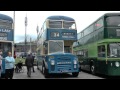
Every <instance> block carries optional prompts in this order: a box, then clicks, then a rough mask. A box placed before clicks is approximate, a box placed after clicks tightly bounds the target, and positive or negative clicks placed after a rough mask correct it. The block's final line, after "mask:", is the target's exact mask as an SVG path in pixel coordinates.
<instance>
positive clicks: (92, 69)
mask: <svg viewBox="0 0 120 90" xmlns="http://www.w3.org/2000/svg"><path fill="white" fill-rule="evenodd" d="M90 71H91V73H92V74H95V65H94V64H92V65H91V67H90Z"/></svg>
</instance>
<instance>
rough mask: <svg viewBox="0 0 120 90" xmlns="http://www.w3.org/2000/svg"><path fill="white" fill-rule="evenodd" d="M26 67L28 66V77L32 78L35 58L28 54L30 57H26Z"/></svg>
mask: <svg viewBox="0 0 120 90" xmlns="http://www.w3.org/2000/svg"><path fill="white" fill-rule="evenodd" d="M25 65H26V66H27V75H28V76H29V77H30V76H31V68H32V66H33V58H32V57H31V55H30V54H28V56H27V57H26V60H25Z"/></svg>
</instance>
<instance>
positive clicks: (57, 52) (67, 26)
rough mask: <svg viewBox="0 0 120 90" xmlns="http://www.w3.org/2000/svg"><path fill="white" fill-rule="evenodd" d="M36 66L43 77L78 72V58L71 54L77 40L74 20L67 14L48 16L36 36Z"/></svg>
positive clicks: (75, 73)
mask: <svg viewBox="0 0 120 90" xmlns="http://www.w3.org/2000/svg"><path fill="white" fill-rule="evenodd" d="M37 39H38V40H37V68H38V69H40V70H41V71H42V73H43V74H44V76H45V77H48V76H49V75H50V74H55V73H58V74H59V73H72V75H73V76H74V77H77V76H78V74H79V71H80V70H79V63H78V58H77V56H75V55H74V54H73V46H72V45H73V42H75V41H77V29H76V22H75V20H74V19H73V18H71V17H67V16H49V17H48V18H47V19H46V20H45V22H44V24H43V26H42V28H41V30H40V32H38V38H37Z"/></svg>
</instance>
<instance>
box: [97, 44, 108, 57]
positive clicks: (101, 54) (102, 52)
mask: <svg viewBox="0 0 120 90" xmlns="http://www.w3.org/2000/svg"><path fill="white" fill-rule="evenodd" d="M98 57H106V55H105V45H101V46H98Z"/></svg>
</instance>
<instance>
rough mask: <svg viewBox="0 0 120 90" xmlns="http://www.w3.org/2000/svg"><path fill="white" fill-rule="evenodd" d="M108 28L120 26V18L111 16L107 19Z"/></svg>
mask: <svg viewBox="0 0 120 90" xmlns="http://www.w3.org/2000/svg"><path fill="white" fill-rule="evenodd" d="M106 22H107V26H120V16H109V17H107V18H106Z"/></svg>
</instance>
